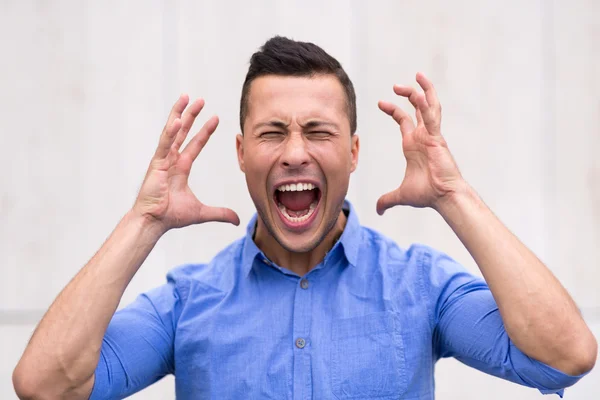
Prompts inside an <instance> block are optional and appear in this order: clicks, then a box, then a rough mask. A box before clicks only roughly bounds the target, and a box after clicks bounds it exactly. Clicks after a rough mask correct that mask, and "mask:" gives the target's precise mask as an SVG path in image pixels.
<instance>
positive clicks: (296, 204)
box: [278, 190, 317, 211]
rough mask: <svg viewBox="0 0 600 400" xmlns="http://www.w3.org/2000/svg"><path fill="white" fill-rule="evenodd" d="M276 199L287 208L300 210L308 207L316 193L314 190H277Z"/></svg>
mask: <svg viewBox="0 0 600 400" xmlns="http://www.w3.org/2000/svg"><path fill="white" fill-rule="evenodd" d="M278 199H279V202H280V203H281V204H283V205H284V206H285V208H287V209H288V210H291V211H301V210H306V209H308V208H309V207H310V204H311V203H312V202H313V201H315V200H316V199H317V193H316V191H315V190H302V191H300V192H289V191H288V192H278Z"/></svg>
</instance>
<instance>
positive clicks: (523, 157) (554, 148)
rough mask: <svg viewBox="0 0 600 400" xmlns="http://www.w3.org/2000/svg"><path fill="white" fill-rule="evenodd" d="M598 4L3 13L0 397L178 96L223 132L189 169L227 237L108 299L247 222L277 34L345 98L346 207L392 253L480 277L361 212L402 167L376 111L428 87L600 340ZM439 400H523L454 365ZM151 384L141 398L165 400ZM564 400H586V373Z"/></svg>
mask: <svg viewBox="0 0 600 400" xmlns="http://www.w3.org/2000/svg"><path fill="white" fill-rule="evenodd" d="M599 20H600V2H597V1H595V0H587V1H585V0H572V1H566V0H564V1H544V0H538V1H517V0H510V1H502V2H497V1H485V2H477V1H465V0H463V1H452V2H446V1H443V0H438V1H431V2H427V1H373V2H366V1H358V0H356V1H341V0H340V1H327V2H321V1H304V0H303V1H300V0H297V1H275V0H271V1H267V0H262V1H251V2H245V1H238V2H227V1H223V2H217V1H212V2H209V1H191V0H189V1H183V0H182V1H166V0H165V1H127V2H121V1H103V2H97V1H76V0H71V1H68V0H63V1H53V2H50V1H33V0H20V1H17V0H1V1H0V46H1V47H0V50H1V54H2V56H1V57H2V58H1V59H2V62H0V93H1V95H0V149H1V156H0V168H1V171H2V173H1V174H0V268H1V275H0V276H1V278H0V398H2V399H11V398H14V397H15V395H14V392H13V389H12V384H11V380H10V376H11V373H12V369H13V368H14V366H15V364H16V362H17V360H18V358H19V356H20V355H21V353H22V351H23V349H24V347H25V345H26V343H27V341H28V339H29V337H30V335H31V333H32V330H33V329H34V327H35V325H36V323H37V322H38V321H39V319H40V318H41V316H42V314H43V312H44V310H45V309H47V307H48V306H49V305H50V303H51V301H52V300H53V299H54V298H55V296H56V295H57V294H58V292H59V291H60V290H61V288H62V287H64V286H65V284H66V283H67V282H68V281H69V280H70V279H71V277H72V276H73V275H74V274H75V273H76V272H77V271H78V270H79V269H80V268H81V267H82V266H83V265H84V264H85V263H86V262H87V261H88V259H89V258H90V257H91V256H92V255H93V253H94V252H95V251H96V250H97V249H98V248H99V246H100V245H101V243H102V242H103V240H104V239H105V238H106V237H107V236H108V235H109V234H110V232H111V231H112V229H113V228H114V226H115V225H116V224H117V222H118V221H119V219H120V218H121V217H122V216H123V214H124V213H125V212H126V211H127V210H128V209H129V207H130V206H131V205H132V203H133V200H134V198H135V196H136V193H137V190H138V188H139V185H140V183H141V181H142V178H143V175H144V172H145V170H146V168H147V165H148V162H149V160H150V157H151V155H152V153H153V151H154V148H155V146H156V144H157V141H158V137H159V134H160V131H161V129H162V127H163V125H164V122H165V120H166V117H167V115H168V111H169V109H170V107H171V105H172V103H173V102H174V101H175V100H176V99H177V96H178V95H179V94H180V93H182V92H186V93H189V94H190V96H191V97H192V98H195V97H199V96H202V97H204V98H205V99H206V104H207V105H206V108H205V110H204V111H203V113H202V114H201V116H200V118H199V121H198V123H197V124H196V125H195V127H196V128H199V127H200V126H201V124H200V123H201V122H204V121H206V119H208V118H209V117H210V115H213V114H218V115H219V116H220V118H221V124H220V126H219V128H218V130H217V132H216V133H215V135H214V136H213V137H212V139H211V140H210V142H209V144H208V145H207V147H206V148H205V150H204V152H203V153H202V154H201V155H200V157H199V159H198V160H197V162H196V163H195V166H194V169H193V170H192V176H191V180H190V185H191V187H192V189H193V190H194V191H195V193H196V194H197V195H198V197H199V198H200V199H202V200H203V201H205V202H206V203H208V204H212V205H223V206H228V207H231V208H233V209H235V210H236V211H237V212H238V213H239V215H240V217H241V219H242V225H241V226H240V227H238V228H236V227H233V226H231V225H220V224H206V225H203V226H194V227H188V228H185V229H182V230H178V231H172V232H169V233H168V234H167V235H166V236H165V237H164V238H162V239H161V241H160V242H159V244H158V246H157V247H156V249H155V250H154V251H153V252H152V254H151V255H150V257H149V258H148V260H147V261H146V263H145V264H144V265H143V267H142V268H141V270H140V272H139V273H138V274H137V276H136V277H135V278H134V280H133V282H132V283H131V285H130V287H129V288H128V290H127V292H126V293H125V296H124V298H123V302H122V305H124V304H127V303H129V302H130V301H131V300H132V299H134V297H135V296H136V295H137V294H138V293H140V292H142V291H145V290H147V289H149V288H152V287H154V286H157V285H160V284H162V283H163V282H164V276H165V273H166V272H167V271H168V270H169V269H170V268H172V267H174V266H176V265H179V264H182V263H186V262H202V261H208V260H209V259H210V258H211V257H212V256H213V255H214V254H215V253H216V252H217V251H218V250H219V249H220V248H222V247H224V246H225V245H226V244H228V243H229V242H231V241H232V240H234V239H236V238H238V237H240V236H241V235H243V233H244V227H245V224H246V223H247V221H248V219H249V218H250V217H251V215H252V214H253V212H254V209H253V204H252V202H251V200H250V197H249V195H248V193H247V189H246V184H245V180H244V176H243V174H242V173H241V172H240V171H239V169H238V167H237V162H236V158H235V151H234V149H235V147H234V137H235V134H236V133H238V132H239V124H238V110H239V96H240V92H241V85H242V82H243V79H244V76H245V73H246V70H247V66H248V60H249V58H250V55H251V54H252V53H253V52H254V51H255V50H257V49H258V47H259V46H260V45H262V43H264V42H265V41H266V40H267V39H268V38H269V37H271V36H273V35H275V34H280V35H285V36H289V37H291V38H294V39H297V40H303V41H313V42H315V43H317V44H318V45H320V46H322V47H323V48H324V49H325V50H326V51H328V52H329V53H330V54H332V55H333V56H335V57H337V58H338V59H339V60H340V61H341V62H342V64H343V65H344V67H345V68H346V70H347V72H348V73H349V75H350V77H351V78H352V79H353V81H354V84H355V87H356V91H357V95H358V115H359V124H358V126H359V129H358V134H359V135H360V137H361V152H360V161H359V167H358V170H357V171H356V173H354V175H353V177H352V181H351V188H350V192H349V194H348V198H349V199H350V200H351V201H352V202H353V204H354V205H355V207H356V209H357V211H358V214H359V217H360V220H361V222H362V223H363V224H364V225H367V226H370V227H372V228H375V229H377V230H379V231H381V232H383V233H384V234H386V235H389V236H391V237H392V238H393V239H395V240H396V241H397V242H398V243H399V244H400V245H401V246H402V247H408V246H409V245H410V244H411V243H413V242H420V243H426V244H428V245H431V246H433V247H436V248H438V249H440V250H442V251H445V252H447V253H449V254H450V255H451V256H453V257H454V258H456V259H457V260H459V261H460V262H462V263H464V264H465V265H466V266H468V267H469V268H470V269H471V270H472V271H474V272H476V273H477V267H476V265H475V264H474V262H473V261H472V259H471V258H470V256H469V254H468V253H467V252H466V251H465V249H464V248H463V247H462V245H461V243H460V242H459V241H458V239H457V238H456V237H455V236H454V234H453V232H452V231H451V230H450V229H449V228H448V226H447V225H446V224H445V223H444V221H443V220H442V219H441V218H440V217H439V216H438V215H437V214H436V213H435V212H434V211H431V210H423V209H411V208H395V209H393V210H391V211H388V212H387V213H386V215H385V216H384V217H379V216H377V214H376V212H375V202H376V200H377V198H378V197H379V196H380V195H381V194H383V193H384V192H387V191H389V190H391V189H393V188H394V187H396V186H397V185H398V184H399V183H400V181H401V179H402V176H403V173H404V166H405V163H404V158H403V155H402V150H401V137H400V133H399V130H398V128H397V126H396V124H395V123H394V122H393V121H392V120H391V119H390V118H389V117H388V116H386V115H384V114H383V113H381V112H380V111H379V110H378V109H377V100H379V99H385V100H394V101H398V102H399V103H401V104H404V105H405V106H407V108H408V104H407V103H405V102H400V101H399V99H397V98H396V97H395V95H394V94H393V92H392V89H391V88H392V85H393V84H394V83H402V84H414V76H415V73H416V72H417V71H424V72H425V73H426V74H428V76H429V77H430V78H431V79H432V80H433V82H434V83H435V85H436V88H437V90H438V93H439V96H440V98H441V102H442V105H443V110H444V113H443V123H442V129H443V134H444V135H445V137H446V139H447V141H448V142H449V145H450V149H451V151H452V152H453V154H454V156H455V158H456V160H457V161H458V164H459V166H460V168H461V171H462V173H463V175H464V176H465V178H466V179H467V180H468V182H470V183H471V185H472V186H473V187H475V189H476V190H477V191H478V192H479V193H480V195H481V196H482V197H483V199H484V200H485V201H486V203H487V204H488V205H489V206H490V207H491V208H492V210H494V212H495V213H496V214H497V215H498V216H499V217H500V218H501V219H502V221H504V223H506V224H507V226H508V227H509V228H510V229H511V230H512V231H513V232H515V233H516V234H517V235H518V236H519V237H520V238H521V239H522V240H523V241H524V242H525V243H526V244H527V245H528V246H530V248H531V249H532V250H533V251H534V252H535V253H536V254H537V255H538V256H539V257H540V258H541V259H542V260H543V261H544V262H546V263H547V265H548V266H549V268H550V269H551V270H552V271H553V272H554V273H555V274H556V275H557V276H558V278H559V279H560V280H561V282H563V284H564V285H565V286H566V287H567V289H568V290H569V292H570V293H571V294H572V295H573V297H574V298H575V299H576V301H577V303H578V305H579V306H580V308H581V310H582V312H583V314H584V316H585V318H586V320H587V321H588V323H589V324H590V326H591V327H592V329H593V330H594V332H595V333H596V335H600V291H599V288H600V271H599V267H600V159H599V158H598V156H597V154H598V150H599V149H600V132H599V131H600V95H599V94H598V93H599V92H600V23H599V22H598V21H599ZM437 366H438V368H437V370H436V379H437V398H438V399H442V400H443V399H447V400H450V399H461V400H466V399H481V398H485V399H524V400H525V399H536V398H541V395H540V394H539V393H538V392H537V391H535V390H533V389H528V388H523V387H519V386H517V385H514V384H511V383H508V382H504V381H501V380H499V379H496V378H491V377H488V376H486V375H484V374H482V373H480V372H478V371H475V370H472V369H469V368H467V367H465V366H463V365H462V364H460V363H458V362H456V361H454V360H443V361H441V362H439V363H438V364H437ZM173 393H174V389H173V378H172V377H167V378H165V379H163V380H162V381H161V382H160V383H158V384H156V385H154V386H152V387H151V388H149V389H147V390H146V391H144V392H142V393H140V394H138V395H135V396H134V398H137V399H170V398H173V397H174V394H173ZM566 396H567V397H566V398H567V399H597V398H600V369H599V368H597V369H596V370H595V371H593V372H592V373H591V374H590V375H589V376H587V377H586V378H584V379H583V380H582V381H581V382H580V383H579V384H577V385H576V386H575V387H574V388H572V389H568V390H567V392H566Z"/></svg>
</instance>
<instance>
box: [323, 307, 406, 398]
mask: <svg viewBox="0 0 600 400" xmlns="http://www.w3.org/2000/svg"><path fill="white" fill-rule="evenodd" d="M399 328H400V327H399V326H398V318H397V316H395V314H394V313H391V312H381V313H374V314H369V315H366V316H362V317H353V318H344V319H337V320H333V326H332V330H331V332H332V343H331V345H332V347H331V386H332V390H333V394H334V395H335V396H336V397H337V398H338V399H378V400H382V399H397V398H398V397H399V396H400V395H402V393H404V392H405V391H406V386H407V382H406V380H407V377H406V365H405V363H406V361H405V358H404V347H403V343H402V336H401V334H400V329H399Z"/></svg>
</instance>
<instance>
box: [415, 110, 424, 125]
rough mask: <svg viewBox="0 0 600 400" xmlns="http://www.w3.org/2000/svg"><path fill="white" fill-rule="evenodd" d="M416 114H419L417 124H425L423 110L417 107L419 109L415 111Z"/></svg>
mask: <svg viewBox="0 0 600 400" xmlns="http://www.w3.org/2000/svg"><path fill="white" fill-rule="evenodd" d="M415 114H417V124H419V125H423V124H424V122H423V114H421V111H420V110H419V109H417V111H416V112H415Z"/></svg>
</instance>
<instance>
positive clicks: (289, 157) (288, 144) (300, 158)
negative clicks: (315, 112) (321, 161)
mask: <svg viewBox="0 0 600 400" xmlns="http://www.w3.org/2000/svg"><path fill="white" fill-rule="evenodd" d="M284 146H285V147H284V149H283V154H282V155H281V163H282V164H283V166H284V167H285V168H287V169H298V168H302V167H304V166H306V165H308V163H309V161H310V156H309V154H308V151H307V149H306V142H305V139H304V135H302V134H301V133H295V132H294V133H290V134H288V137H287V138H286V140H285V144H284Z"/></svg>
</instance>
